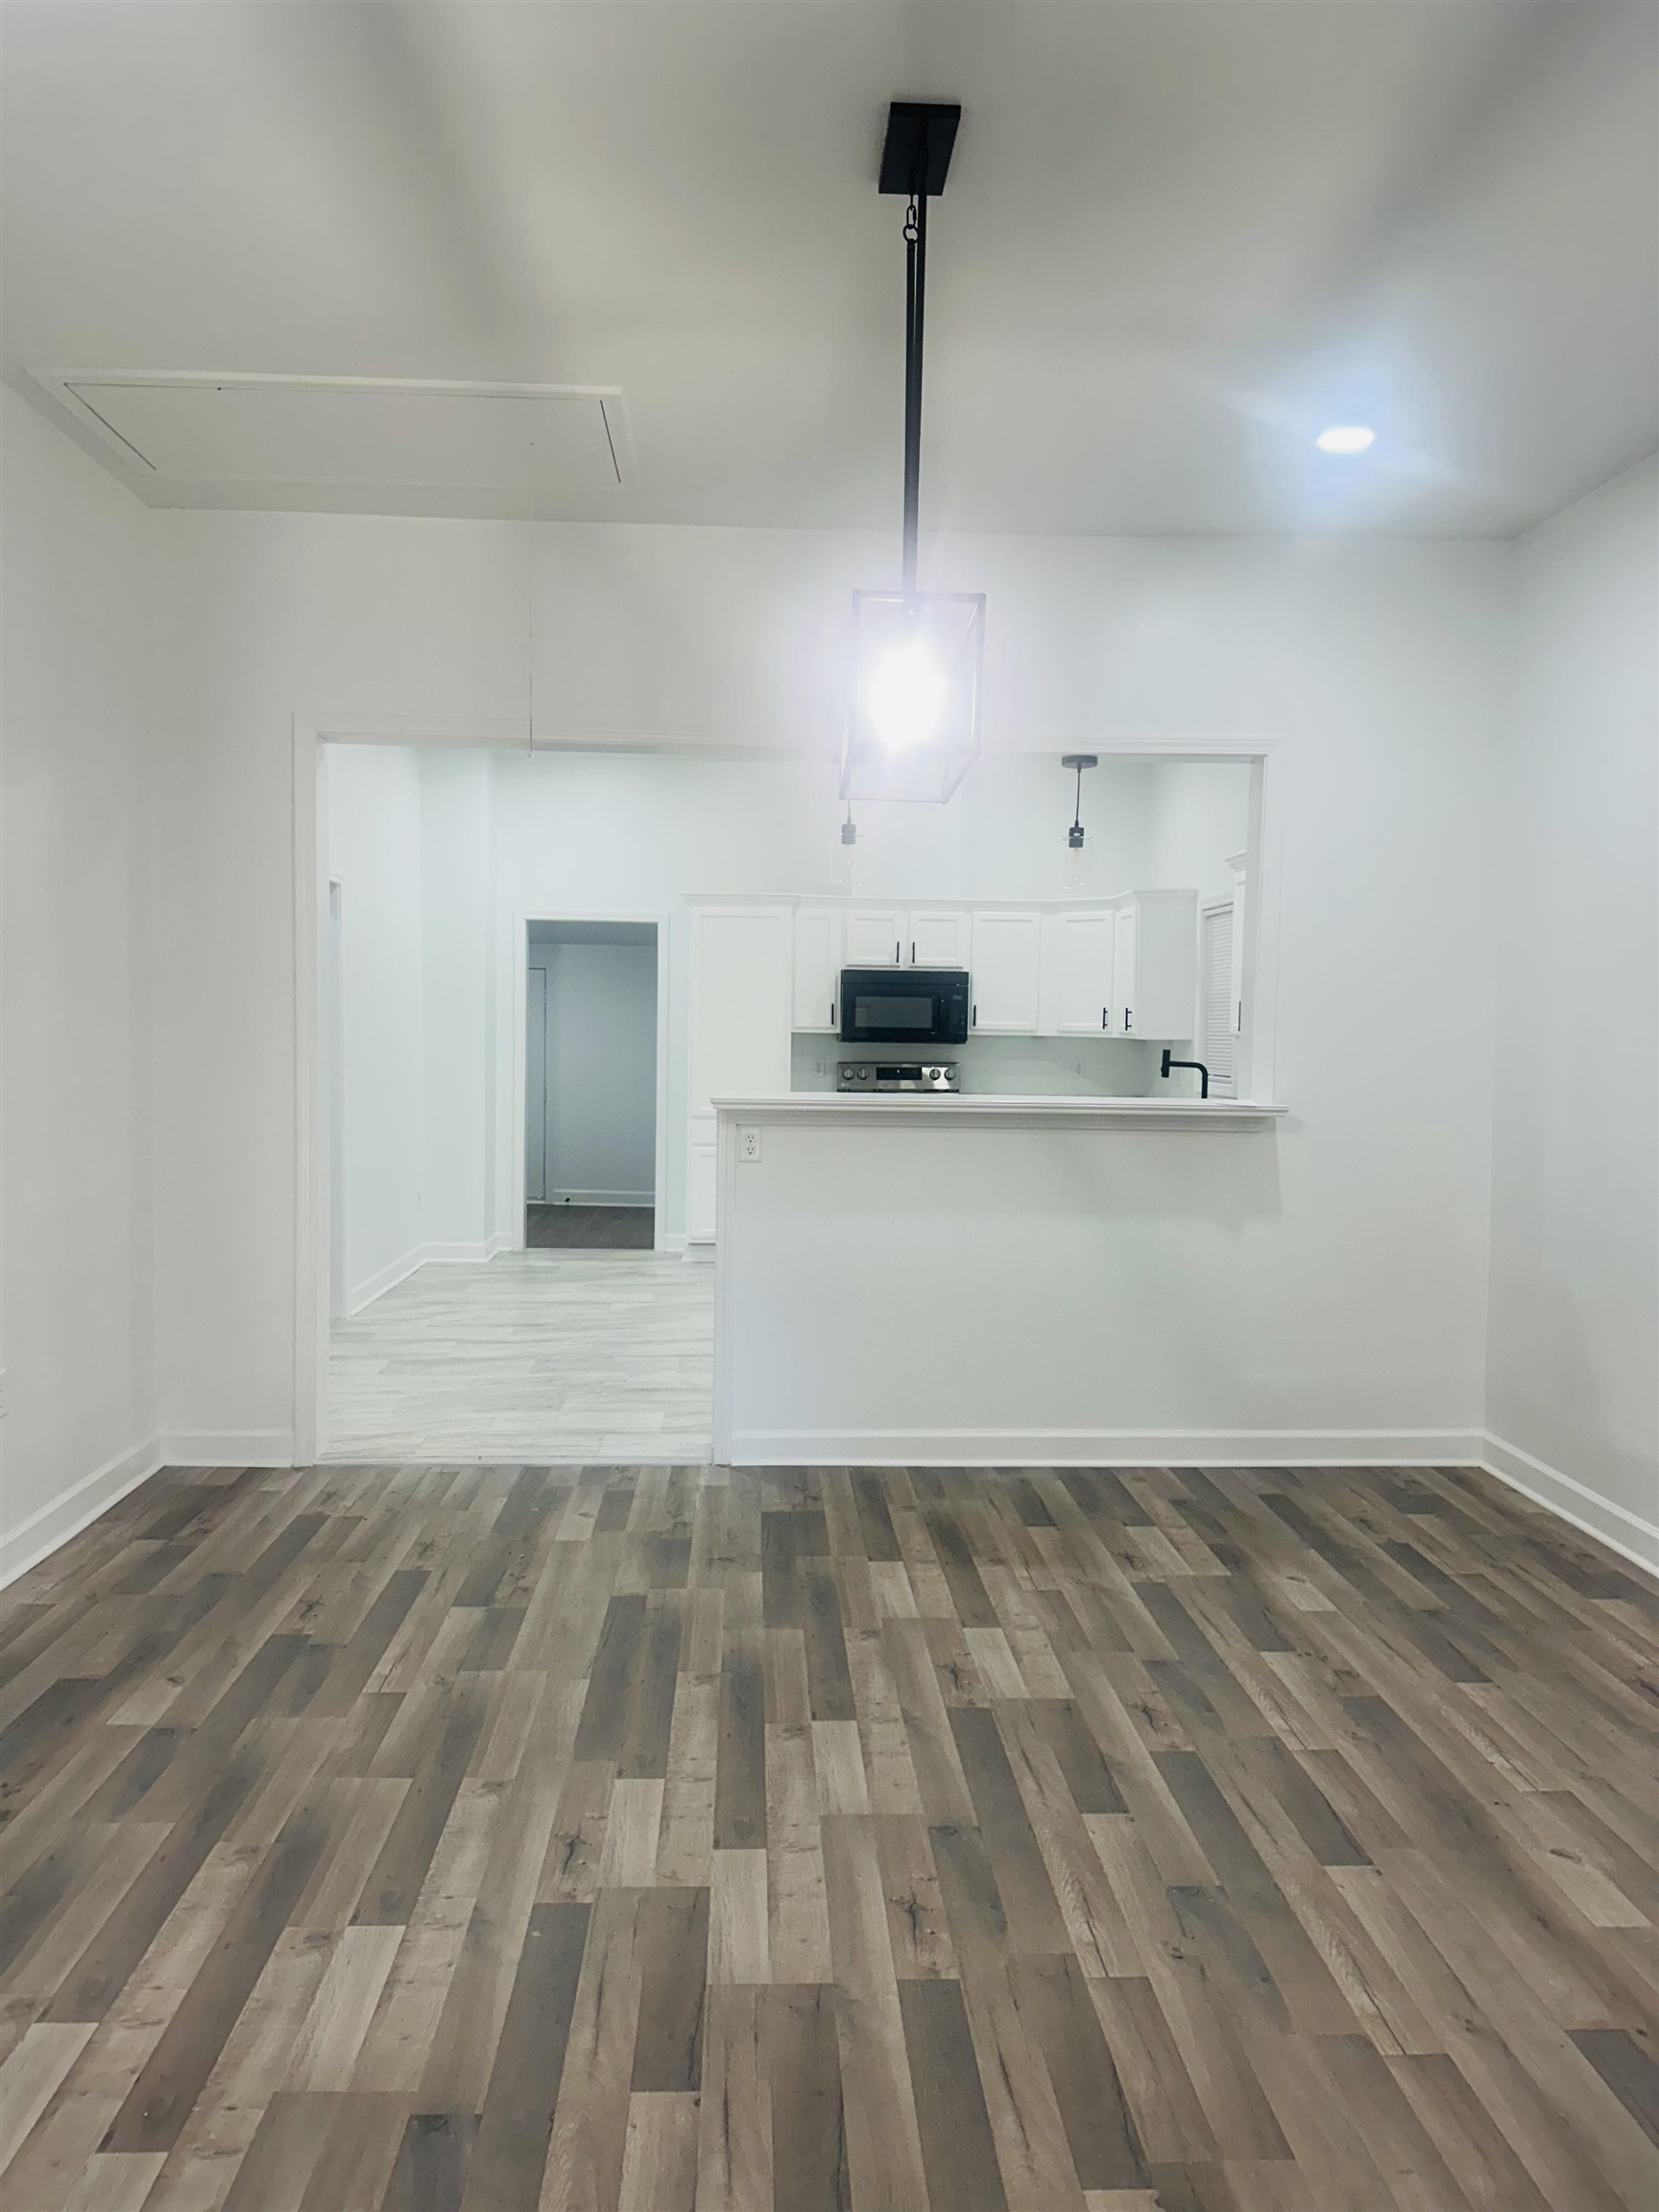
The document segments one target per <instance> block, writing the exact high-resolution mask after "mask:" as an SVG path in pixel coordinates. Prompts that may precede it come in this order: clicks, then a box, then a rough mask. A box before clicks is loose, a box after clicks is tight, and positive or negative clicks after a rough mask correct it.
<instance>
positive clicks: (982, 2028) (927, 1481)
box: [0, 1465, 1659, 2212]
mask: <svg viewBox="0 0 1659 2212" xmlns="http://www.w3.org/2000/svg"><path fill="white" fill-rule="evenodd" d="M1653 1645H1654V1607H1653V1602H1652V1597H1651V1594H1650V1592H1649V1590H1648V1589H1647V1588H1646V1587H1645V1586H1644V1584H1643V1582H1642V1579H1641V1577H1640V1576H1639V1575H1637V1574H1636V1573H1635V1572H1634V1571H1632V1570H1630V1569H1627V1568H1626V1567H1624V1566H1623V1564H1621V1563H1620V1562H1619V1561H1617V1560H1616V1559H1614V1558H1613V1557H1612V1556H1611V1555H1610V1554H1606V1553H1603V1552H1601V1551H1599V1550H1598V1549H1597V1548H1596V1547H1595V1546H1594V1545H1592V1544H1590V1543H1588V1542H1586V1541H1582V1540H1580V1539H1578V1538H1577V1537H1575V1535H1574V1534H1573V1533H1572V1531H1571V1530H1567V1529H1564V1528H1563V1527H1560V1526H1559V1525H1558V1524H1555V1523H1552V1522H1551V1521H1550V1520H1549V1519H1547V1518H1546V1517H1544V1516H1543V1515H1541V1514H1538V1513H1535V1512H1533V1511H1531V1510H1529V1509H1527V1507H1525V1506H1524V1505H1523V1504H1522V1503H1520V1502H1519V1501H1517V1500H1516V1499H1515V1498H1513V1497H1512V1496H1510V1495H1509V1494H1507V1493H1505V1492H1503V1491H1501V1490H1500V1489H1499V1488H1498V1487H1497V1486H1496V1485H1494V1484H1492V1483H1491V1482H1489V1481H1488V1480H1487V1479H1485V1478H1481V1477H1475V1476H1470V1475H1466V1474H1459V1473H1453V1472H1444V1473H1443V1472H1433V1471H1414V1472H1392V1473H1391V1472H1383V1471H1379V1472H1373V1473H1363V1474H1362V1473H1357V1472H1354V1471H1352V1470H1348V1471H1343V1470H1305V1471H1302V1472H1299V1473H1296V1474H1285V1473H1278V1472H1261V1471H1258V1472H1253V1473H1214V1474H1211V1475H1201V1474H1194V1473H1185V1472H1182V1473H1168V1472H1161V1471H1156V1470H1154V1471H1141V1472H1127V1471H1118V1472H1116V1473H1108V1472H1099V1473H1095V1472H1086V1473H1079V1472H1066V1473H1042V1472H1039V1473H1012V1472H1009V1473H998V1472H975V1473H955V1472H934V1471H924V1470H913V1471H909V1472H899V1471H886V1472H881V1473H872V1472H867V1471H859V1472H847V1471H844V1470H818V1471H808V1472H790V1473H778V1474H765V1475H759V1474H750V1473H727V1472H725V1471H723V1470H718V1469H716V1470H713V1471H709V1470H707V1469H701V1468H690V1467H687V1468H669V1467H666V1466H659V1467H633V1468H610V1469H606V1468H599V1467H594V1468H588V1469H583V1468H580V1467H563V1468H543V1467H534V1466H532V1467H517V1466H505V1467H497V1466H480V1465H472V1466H469V1467H466V1468H460V1469H457V1468H453V1467H450V1468H445V1467H433V1466H422V1467H405V1468H396V1467H379V1468H373V1469H343V1468H338V1467H325V1468H315V1469H309V1470H302V1471H299V1472H292V1473H290V1472H282V1473H256V1472H254V1473H236V1472H228V1471H227V1472H219V1473H213V1474H201V1473H189V1474H186V1473H180V1474H174V1475H171V1476H167V1477H163V1478H158V1479H156V1480H155V1481H153V1482H151V1483H148V1484H146V1485H145V1486H144V1487H143V1488H142V1489H140V1490H139V1491H137V1492H136V1493H135V1494H134V1495H133V1496H132V1497H131V1498H130V1499H128V1500H127V1501H126V1502H125V1503H122V1504H121V1505H119V1506H118V1507H117V1508H115V1509H114V1510H113V1511H111V1512H110V1513H108V1514H107V1515H106V1516H105V1517H104V1518H103V1519H102V1520H101V1521H99V1522H98V1523H96V1524H95V1525H94V1526H93V1527H91V1528H90V1529H88V1530H87V1531H86V1532H85V1533H84V1534H83V1535H82V1536H81V1537H79V1538H77V1539H76V1540H75V1541H74V1543H72V1544H71V1545H70V1546H68V1547H66V1548H65V1549H64V1550H63V1551H60V1553H58V1554H57V1555H55V1556H54V1557H53V1558H52V1559H51V1560H50V1561H48V1562H47V1563H46V1564H45V1565H44V1566H42V1567H41V1568H39V1569H37V1570H36V1571H35V1572H34V1573H33V1574H32V1575H29V1576H28V1577H26V1578H25V1579H24V1580H23V1581H22V1582H20V1583H18V1584H16V1585H15V1586H14V1587H13V1589H12V1591H11V1592H10V1593H9V1594H8V1595H7V1598H6V1600H5V1613H4V1620H3V1624H0V1684H3V1687H0V1792H3V1794H0V1815H3V1821H0V1970H3V1974H4V2001H3V2005H0V2054H3V2058H0V2169H3V2171H0V2203H3V2204H4V2205H5V2206H6V2208H7V2212H65V2208H70V2207H72V2208H74V2212H219V2208H221V2207H222V2208H223V2212H358V2208H362V2212H417V2208H421V2212H439V2208H445V2207H447V2208H451V2212H461V2208H467V2212H539V2208H540V2212H566V2208H568V2212H597V2208H600V2207H604V2208H611V2207H618V2206H620V2207H626V2208H627V2212H689V2208H690V2207H693V2206H696V2207H699V2208H705V2212H713V2208H715V2207H718V2208H720V2212H762V2208H770V2207H790V2208H792V2212H818V2208H823V2212H832V2208H843V2207H847V2208H856V2212H864V2208H866V2207H867V2208H869V2212H878V2208H879V2212H929V2208H931V2212H1062V2208H1064V2212H1106V2208H1108V2207H1110V2208H1111V2212H1153V2208H1154V2207H1161V2208H1162V2212H1620V2208H1623V2212H1634V2208H1636V2207H1639V2206H1640V2207H1650V2206H1651V2205H1652V2204H1653V2203H1654V2202H1655V2201H1656V2200H1659V2163H1656V2158H1659V2153H1656V2151H1655V2143H1656V2139H1659V2109H1656V2106H1659V2099H1656V2097H1655V2087H1654V2084H1655V2066H1654V2050H1655V2045H1654V2034H1655V1991H1654V1984H1653V1971H1654V1962H1655V1937H1654V1927H1653V1909H1654V1902H1655V1890H1654V1857H1655V1804H1654V1758H1653V1721H1654V1713H1655V1697H1654V1692H1655V1676H1654V1671H1653V1666H1652V1658H1653Z"/></svg>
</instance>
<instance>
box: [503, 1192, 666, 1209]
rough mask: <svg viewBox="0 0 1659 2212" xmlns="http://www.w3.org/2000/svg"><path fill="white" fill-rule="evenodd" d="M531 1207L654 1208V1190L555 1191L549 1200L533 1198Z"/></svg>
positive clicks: (655, 1200) (655, 1199) (655, 1201)
mask: <svg viewBox="0 0 1659 2212" xmlns="http://www.w3.org/2000/svg"><path fill="white" fill-rule="evenodd" d="M530 1203H531V1205H533V1206H655V1205H656V1203H657V1193H656V1192H655V1191H654V1190H555V1191H554V1193H553V1195H552V1197H551V1198H533V1199H531V1201H530Z"/></svg>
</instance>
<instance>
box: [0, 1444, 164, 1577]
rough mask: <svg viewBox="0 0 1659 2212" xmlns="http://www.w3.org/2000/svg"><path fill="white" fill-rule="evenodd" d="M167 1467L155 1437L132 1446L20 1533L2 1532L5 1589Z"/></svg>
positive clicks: (41, 1510)
mask: <svg viewBox="0 0 1659 2212" xmlns="http://www.w3.org/2000/svg"><path fill="white" fill-rule="evenodd" d="M162 1464H163V1461H162V1454H161V1447H160V1444H159V1442H158V1441H157V1440H156V1437H154V1436H151V1437H149V1438H147V1439H146V1440H145V1442H143V1443H142V1444H130V1445H129V1446H128V1447H127V1449H126V1451H125V1452H117V1453H116V1454H115V1455H114V1457H113V1458H110V1459H106V1460H105V1461H104V1463H103V1465H102V1466H101V1467H94V1468H93V1470H92V1472H91V1474H90V1475H83V1476H82V1478H81V1479H80V1481H79V1482H71V1483H70V1485H69V1487H68V1489H67V1490H60V1492H59V1493H58V1496H57V1497H56V1498H49V1499H48V1500H47V1501H46V1503H45V1504H44V1505H41V1506H39V1507H37V1508H36V1511H35V1512H33V1513H31V1514H30V1515H29V1517H28V1519H27V1520H25V1521H19V1522H18V1524H17V1526H16V1527H15V1528H7V1529H5V1530H0V1590H3V1589H5V1587H6V1585H7V1584H8V1583H9V1582H15V1581H16V1579H17V1577H18V1575H27V1574H28V1572H29V1570H30V1568H32V1567H38V1566H39V1564H40V1562H41V1560H42V1559H47V1558H50V1556H51V1555H52V1553H53V1552H54V1551H58V1550H59V1549H60V1547H61V1546H63V1545H65V1544H67V1543H68V1541H69V1539H70V1538H71V1537H72V1536H79V1535H80V1533H81V1531H82V1529H83V1528H87V1527H91V1525H92V1523H93V1522H94V1521H96V1520H97V1518H98V1516H99V1515H100V1514H101V1513H107V1512H108V1510H109V1508H110V1506H111V1505H116V1504H119V1503H120V1502H121V1500H122V1499H123V1498H125V1497H126V1496H127V1495H128V1493H129V1492H130V1491H132V1490H136V1489H137V1487H138V1485H139V1483H140V1482H147V1481H148V1480H149V1479H150V1478H151V1476H152V1475H154V1474H155V1473H156V1469H157V1468H158V1467H160V1466H161V1465H162Z"/></svg>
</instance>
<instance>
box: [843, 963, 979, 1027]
mask: <svg viewBox="0 0 1659 2212" xmlns="http://www.w3.org/2000/svg"><path fill="white" fill-rule="evenodd" d="M967 1041H968V971H967V969H966V968H843V969H842V971H841V1042H842V1043H843V1044H844V1045H882V1044H886V1045H964V1044H966V1043H967Z"/></svg>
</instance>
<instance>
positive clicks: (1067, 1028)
mask: <svg viewBox="0 0 1659 2212" xmlns="http://www.w3.org/2000/svg"><path fill="white" fill-rule="evenodd" d="M1052 926H1053V936H1052V939H1051V943H1052V945H1053V948H1054V998H1053V1009H1054V1010H1053V1016H1052V1020H1053V1022H1054V1027H1055V1030H1056V1032H1057V1033H1058V1034H1059V1035H1060V1036H1062V1037H1081V1036H1085V1035H1088V1036H1092V1037H1105V1036H1110V1035H1111V1032H1112V967H1113V958H1112V956H1113V950H1114V944H1115V940H1116V937H1117V929H1118V917H1117V915H1116V913H1115V912H1114V911H1113V909H1112V908H1111V907H1110V906H1102V907H1100V908H1098V909H1096V910H1094V911H1093V912H1090V911H1087V910H1083V909H1078V910H1075V911H1071V912H1068V913H1064V914H1056V915H1055V916H1054V917H1053V918H1052Z"/></svg>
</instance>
